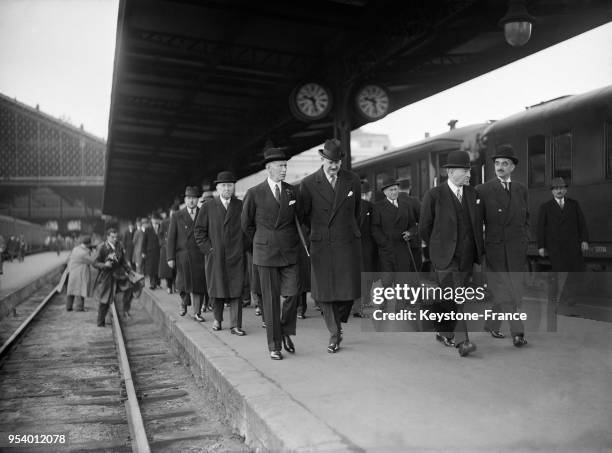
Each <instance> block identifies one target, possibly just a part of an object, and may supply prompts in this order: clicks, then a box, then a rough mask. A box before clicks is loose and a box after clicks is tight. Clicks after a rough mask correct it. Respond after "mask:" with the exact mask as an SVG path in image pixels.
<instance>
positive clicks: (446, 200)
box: [419, 183, 483, 269]
mask: <svg viewBox="0 0 612 453" xmlns="http://www.w3.org/2000/svg"><path fill="white" fill-rule="evenodd" d="M452 197H455V195H454V194H453V193H452V191H451V189H450V187H448V184H447V183H443V184H440V185H439V186H436V187H434V188H432V189H431V190H429V191H428V192H427V193H426V194H425V196H424V197H423V203H422V204H421V213H420V216H419V217H420V223H419V234H420V235H421V238H422V240H423V241H424V242H425V243H426V244H427V246H428V247H429V259H430V260H431V262H432V264H433V265H434V267H435V268H436V269H446V268H447V267H448V266H449V264H450V263H451V261H452V259H453V255H454V254H455V250H456V248H457V245H458V244H457V214H456V213H455V208H454V207H453V203H454V201H453V198H452ZM477 200H478V198H477V193H476V190H475V189H474V188H473V187H471V186H464V187H463V203H467V208H468V211H469V213H470V221H471V223H472V231H473V232H474V242H475V244H474V245H475V247H476V253H475V256H474V262H476V263H480V257H481V256H482V253H483V240H482V234H481V232H482V218H481V217H480V212H479V210H478V206H479V204H481V203H480V202H478V201H477Z"/></svg>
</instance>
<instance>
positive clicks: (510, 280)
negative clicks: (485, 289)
mask: <svg viewBox="0 0 612 453" xmlns="http://www.w3.org/2000/svg"><path fill="white" fill-rule="evenodd" d="M523 279H524V273H522V272H494V271H491V270H490V268H489V269H487V281H488V285H489V287H490V288H491V291H492V292H493V306H492V307H491V308H492V309H493V312H494V313H516V312H517V311H518V307H519V305H520V301H521V300H522V297H523ZM509 323H510V334H511V335H512V336H513V337H514V336H516V335H523V333H524V332H525V328H524V326H523V322H522V321H520V320H512V321H509ZM501 324H502V322H501V320H499V319H495V320H487V322H486V323H485V328H486V329H490V330H499V329H500V328H501Z"/></svg>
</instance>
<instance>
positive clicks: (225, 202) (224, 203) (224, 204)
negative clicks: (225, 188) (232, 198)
mask: <svg viewBox="0 0 612 453" xmlns="http://www.w3.org/2000/svg"><path fill="white" fill-rule="evenodd" d="M227 205H228V203H227V200H223V207H224V208H225V210H226V211H227Z"/></svg>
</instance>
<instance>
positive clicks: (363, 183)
mask: <svg viewBox="0 0 612 453" xmlns="http://www.w3.org/2000/svg"><path fill="white" fill-rule="evenodd" d="M369 191H370V183H369V182H368V180H367V179H362V180H361V193H368V192H369Z"/></svg>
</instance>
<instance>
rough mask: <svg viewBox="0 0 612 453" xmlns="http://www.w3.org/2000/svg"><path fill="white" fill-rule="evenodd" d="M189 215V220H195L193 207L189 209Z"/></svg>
mask: <svg viewBox="0 0 612 453" xmlns="http://www.w3.org/2000/svg"><path fill="white" fill-rule="evenodd" d="M189 216H190V217H191V220H195V209H190V210H189Z"/></svg>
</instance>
